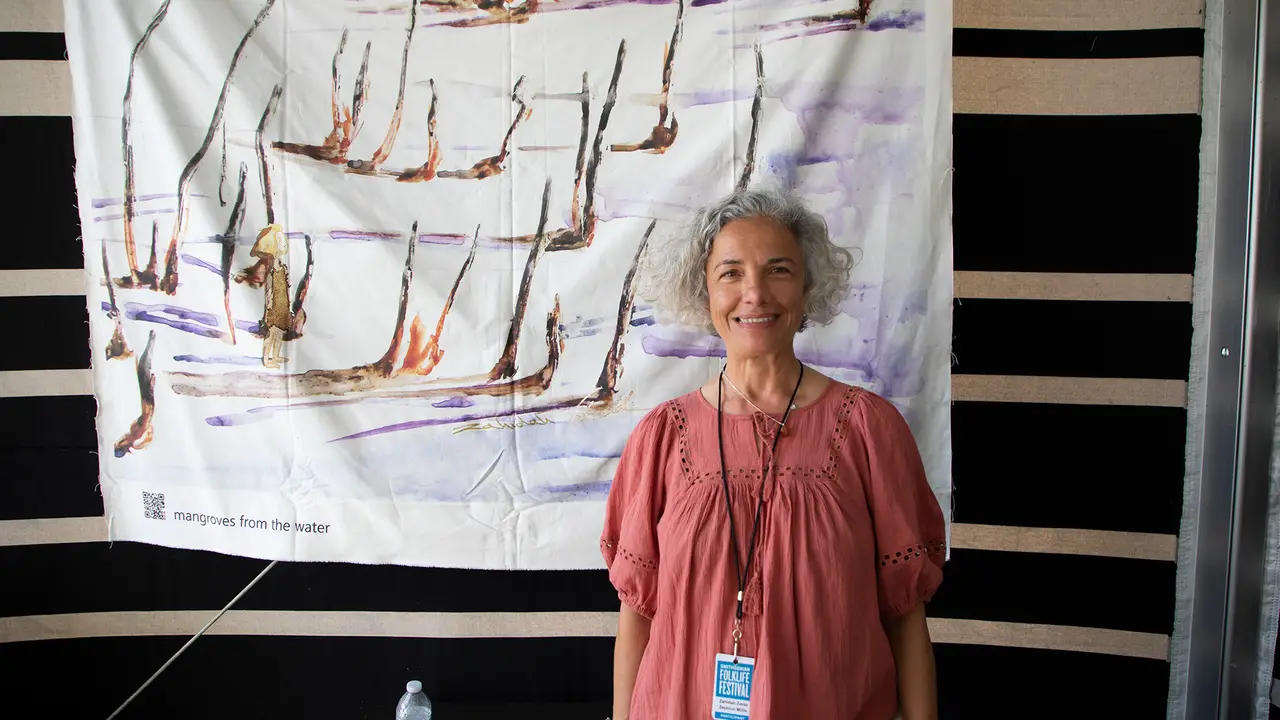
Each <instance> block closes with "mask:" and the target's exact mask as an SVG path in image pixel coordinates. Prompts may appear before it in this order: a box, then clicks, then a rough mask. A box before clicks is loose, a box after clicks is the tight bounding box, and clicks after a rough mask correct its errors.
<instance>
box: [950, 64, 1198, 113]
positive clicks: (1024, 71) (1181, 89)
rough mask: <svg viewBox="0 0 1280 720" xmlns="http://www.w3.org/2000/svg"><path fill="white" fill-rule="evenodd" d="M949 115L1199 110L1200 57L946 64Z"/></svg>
mask: <svg viewBox="0 0 1280 720" xmlns="http://www.w3.org/2000/svg"><path fill="white" fill-rule="evenodd" d="M952 70H953V83H954V86H955V87H954V94H955V112H957V113H990V114H997V115H1155V114H1164V113H1197V112H1199V111H1200V58H1198V57H1167V58H1129V59H1122V60H1076V59H1072V60H1044V59H1028V58H973V57H958V58H954V59H953V60H952Z"/></svg>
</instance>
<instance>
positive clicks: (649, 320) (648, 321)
mask: <svg viewBox="0 0 1280 720" xmlns="http://www.w3.org/2000/svg"><path fill="white" fill-rule="evenodd" d="M657 322H658V320H657V318H655V317H653V316H652V315H649V316H646V317H638V318H632V319H631V327H643V326H645V325H655V324H657ZM641 345H643V343H641Z"/></svg>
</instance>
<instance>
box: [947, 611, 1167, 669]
mask: <svg viewBox="0 0 1280 720" xmlns="http://www.w3.org/2000/svg"><path fill="white" fill-rule="evenodd" d="M929 635H930V636H931V637H932V638H933V641H934V642H935V643H943V644H952V645H996V646H1000V647H1020V648H1038V649H1042V650H1070V651H1072V652H1087V653H1100V654H1102V655H1123V656H1126V657H1139V658H1150V659H1153V660H1168V658H1169V636H1168V635H1159V634H1156V633H1140V632H1129V631H1125V630H1106V629H1103V628H1082V627H1069V626H1066V625H1032V624H1028V623H1008V622H991V621H987V620H953V619H951V618H929Z"/></svg>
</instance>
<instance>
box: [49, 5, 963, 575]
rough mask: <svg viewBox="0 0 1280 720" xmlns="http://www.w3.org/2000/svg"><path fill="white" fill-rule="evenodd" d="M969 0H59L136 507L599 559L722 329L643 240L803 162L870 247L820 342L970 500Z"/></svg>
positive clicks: (117, 478)
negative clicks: (616, 477) (965, 248)
mask: <svg viewBox="0 0 1280 720" xmlns="http://www.w3.org/2000/svg"><path fill="white" fill-rule="evenodd" d="M950 12H951V10H950V3H948V2H945V1H944V0H842V1H841V2H801V1H799V0H727V1H726V0H720V1H719V2H717V1H715V0H589V1H588V0H540V1H537V0H525V2H503V3H489V2H483V3H481V2H477V1H475V0H451V1H450V2H443V1H441V0H422V1H421V2H416V1H414V2H411V1H410V0H306V1H305V2H303V1H300V0H172V1H170V0H164V1H163V2H161V0H154V2H137V1H136V0H67V2H66V16H67V44H68V54H69V57H70V61H71V69H72V77H73V82H74V92H75V107H74V118H73V119H74V131H75V143H76V154H77V168H76V183H77V190H78V192H79V198H80V200H79V202H80V215H81V221H82V227H83V238H84V248H85V266H86V271H87V274H88V276H89V279H90V282H89V287H88V303H89V310H90V317H91V335H92V343H93V348H92V350H93V377H94V383H95V392H96V395H97V399H98V403H99V416H98V433H99V442H100V447H101V486H102V491H103V494H104V496H105V500H106V509H107V514H108V519H109V524H110V535H111V537H112V538H113V539H118V540H133V541H140V542H147V543H155V544H161V545H166V546H172V547H183V548H198V549H206V550H213V551H218V552H223V553H231V554H237V555H247V556H253V557H262V558H277V559H284V560H323V561H348V562H361V563H395V564H407V565H430V566H447V567H471V568H486V569H502V568H525V569H546V568H593V567H600V566H602V561H601V559H600V556H599V550H598V545H597V538H598V534H599V529H600V525H601V520H602V514H603V499H604V497H605V495H606V494H607V492H608V489H609V485H610V479H611V476H612V471H613V467H614V465H615V464H616V462H617V457H618V455H619V453H620V452H621V449H622V447H623V444H624V443H625V441H626V438H627V436H628V433H629V432H630V431H631V429H632V428H633V427H634V426H635V424H636V422H637V421H638V420H639V418H640V417H641V416H642V414H643V413H644V412H645V411H647V410H648V409H650V408H653V407H654V406H656V405H657V404H658V403H660V402H662V401H663V400H666V399H668V398H671V397H673V396H676V395H678V394H681V393H683V392H686V391H688V390H691V389H692V388H694V387H696V386H697V385H698V384H700V383H702V382H703V381H705V380H706V379H707V378H709V377H711V375H712V373H714V372H715V371H716V369H717V368H718V365H719V355H720V354H721V352H722V348H721V346H720V345H719V343H718V341H717V339H716V338H715V337H713V336H708V335H706V334H705V333H702V332H700V331H696V330H692V329H689V328H685V327H679V326H675V325H672V324H670V323H665V322H663V320H662V319H661V318H658V317H656V316H655V314H654V311H653V308H652V307H651V306H650V305H648V304H647V303H645V302H644V300H643V299H642V298H636V297H635V296H634V290H635V285H636V277H635V273H634V268H635V267H636V261H637V258H638V257H639V254H640V253H641V252H642V251H643V250H644V249H645V247H647V243H648V242H649V241H650V240H653V239H655V238H658V237H660V236H661V235H662V234H664V233H668V232H671V230H672V229H673V228H674V226H675V224H676V223H677V222H678V221H680V220H681V219H682V218H684V217H685V216H686V215H687V214H688V213H689V212H690V211H691V210H693V209H694V208H696V207H698V206H699V205H701V204H704V203H707V202H710V201H712V200H715V199H717V198H719V197H721V196H723V195H725V194H726V193H728V192H729V191H731V190H732V189H733V188H734V187H736V186H738V185H739V184H741V183H756V182H764V181H774V182H780V183H783V184H785V185H787V186H790V187H793V188H795V189H796V190H797V191H798V192H799V193H801V194H802V195H803V196H804V197H805V198H806V199H807V200H808V201H809V202H810V203H811V205H812V207H813V208H814V209H816V210H818V211H820V212H821V213H822V214H823V215H824V216H825V217H826V220H827V222H828V224H829V226H830V230H831V232H832V236H833V237H834V238H835V239H836V241H837V242H839V243H840V244H842V245H844V246H847V247H850V248H853V249H854V251H855V256H856V258H857V265H856V267H855V269H854V290H853V292H852V293H851V294H850V296H849V297H848V299H847V300H846V301H845V303H844V304H843V306H842V309H843V312H842V314H841V315H840V316H839V317H838V318H837V319H836V320H835V321H834V322H833V323H831V324H830V325H828V326H824V327H817V328H813V329H810V330H807V331H805V332H803V333H802V334H801V335H800V336H799V337H798V339H797V348H798V351H799V354H800V357H801V359H802V360H804V361H805V362H806V363H808V364H809V365H810V366H812V367H814V368H816V369H817V370H818V371H820V372H823V373H826V374H829V375H831V376H833V377H835V378H837V379H839V380H843V381H847V382H850V383H854V384H858V385H861V386H864V387H867V388H870V389H872V390H874V391H876V392H878V393H880V394H882V395H884V396H885V397H887V398H889V399H890V400H892V401H893V402H894V403H895V404H897V406H898V407H899V408H900V409H901V410H902V411H903V413H904V414H905V415H906V417H907V419H908V421H909V422H910V424H911V426H912V428H913V430H914V432H915V433H916V437H917V440H918V442H919V446H920V449H921V452H922V454H923V456H924V458H925V462H926V466H927V470H928V472H929V477H930V480H931V482H932V484H933V487H934V489H935V491H936V493H937V495H938V498H939V501H940V502H941V503H942V506H943V507H944V509H948V508H949V507H950V450H949V446H950V409H949V405H950V380H949V363H950V337H951V312H950V311H951V300H952V276H951V244H950V176H949V168H950V161H949V156H950V129H951V127H950V126H951V110H950V107H951V73H950V32H951V16H950Z"/></svg>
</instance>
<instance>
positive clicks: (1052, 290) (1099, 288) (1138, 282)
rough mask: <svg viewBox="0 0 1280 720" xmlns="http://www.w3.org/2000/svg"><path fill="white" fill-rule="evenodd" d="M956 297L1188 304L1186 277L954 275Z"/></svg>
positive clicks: (1070, 274)
mask: <svg viewBox="0 0 1280 720" xmlns="http://www.w3.org/2000/svg"><path fill="white" fill-rule="evenodd" d="M955 294H956V297H959V298H995V299H1001V300H1006V299H1007V300H1117V301H1120V300H1125V301H1156V302H1160V301H1174V302H1191V276H1190V275H1136V274H1121V273H1023V272H974V271H964V270H957V271H956V272H955Z"/></svg>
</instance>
